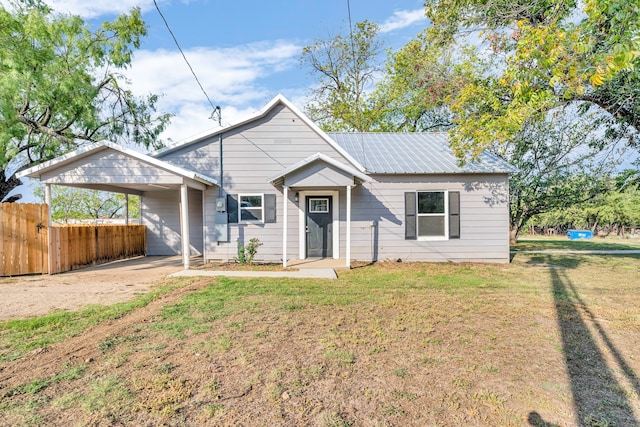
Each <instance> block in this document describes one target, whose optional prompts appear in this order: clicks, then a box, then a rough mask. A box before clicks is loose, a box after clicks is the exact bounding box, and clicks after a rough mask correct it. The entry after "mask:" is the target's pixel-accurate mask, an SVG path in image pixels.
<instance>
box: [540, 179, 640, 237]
mask: <svg viewBox="0 0 640 427" xmlns="http://www.w3.org/2000/svg"><path fill="white" fill-rule="evenodd" d="M639 205H640V190H638V188H636V187H629V188H625V189H622V190H619V189H615V188H613V189H611V191H608V192H606V193H604V194H601V195H599V196H598V197H595V198H594V199H592V200H589V201H587V202H585V203H580V204H576V205H573V206H571V207H569V208H567V209H554V210H551V211H549V212H547V213H545V214H542V215H537V216H534V217H533V218H532V219H531V220H530V221H529V223H528V225H530V226H531V225H533V226H547V227H561V228H567V229H568V228H586V229H591V230H592V231H594V232H596V231H604V232H605V233H609V232H612V231H615V232H617V233H618V234H622V235H623V236H624V234H625V231H624V230H625V228H630V229H631V230H632V231H634V229H637V228H638V227H640V211H638V206H639Z"/></svg>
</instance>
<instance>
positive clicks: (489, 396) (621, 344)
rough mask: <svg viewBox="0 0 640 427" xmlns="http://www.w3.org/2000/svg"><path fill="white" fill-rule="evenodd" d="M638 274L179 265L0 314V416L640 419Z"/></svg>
mask: <svg viewBox="0 0 640 427" xmlns="http://www.w3.org/2000/svg"><path fill="white" fill-rule="evenodd" d="M638 277H640V256H638V255H621V256H583V255H580V256H568V255H546V254H541V255H523V254H516V255H515V257H514V260H513V262H512V263H511V264H497V265H492V264H452V263H441V264H427V263H378V264H375V265H363V266H357V268H354V269H352V270H350V271H344V272H340V277H339V279H338V280H335V281H330V280H292V279H288V280H282V279H257V278H251V279H242V278H216V279H207V278H204V279H189V280H185V279H182V280H180V281H178V280H176V281H173V282H169V284H170V285H171V286H172V288H171V290H168V291H166V292H164V293H163V294H161V295H156V296H153V297H150V296H147V297H145V298H143V299H141V300H139V302H138V303H136V306H135V307H133V306H131V307H122V306H118V307H120V308H118V310H117V313H119V314H117V315H116V314H113V315H108V316H101V317H96V316H94V315H93V314H92V312H91V311H83V312H78V313H75V314H72V313H69V314H68V316H67V317H65V318H64V321H56V322H53V321H52V320H51V319H52V318H51V317H50V316H45V317H43V318H39V319H42V321H41V322H38V320H37V319H30V320H25V321H12V322H4V323H2V324H0V351H1V352H2V353H1V354H2V355H3V358H2V361H0V425H43V424H51V425H59V424H65V425H87V424H91V425H313V426H321V427H329V426H360V425H365V426H386V425H403V426H405V425H406V426H425V425H427V426H432V425H433V426H435V425H438V426H459V425H480V426H527V427H531V426H540V427H542V426H559V425H562V426H564V425H567V426H569V425H585V426H594V427H595V426H618V425H620V426H626V425H629V426H631V425H638V423H639V420H640V397H639V395H640V381H639V379H638V378H639V375H640V374H639V373H640V356H639V355H638V351H637V349H638V348H640V315H639V314H638V310H637V307H638V306H639V305H640V290H639V285H640V283H639V281H638ZM92 310H96V308H94V309H92ZM104 310H107V309H106V308H105V309H104ZM86 318H88V319H93V320H92V321H90V322H87V320H86ZM54 323H55V328H54V327H53V324H54ZM26 330H28V331H29V332H28V333H26V332H25V331H26ZM82 330H85V332H82ZM56 341H59V342H60V344H59V345H55V344H53V343H55V342H56ZM38 346H45V347H46V351H40V352H38V351H35V352H34V351H33V349H37V348H38ZM26 350H32V351H31V352H30V353H29V354H26V355H25V354H24V352H25V351H26Z"/></svg>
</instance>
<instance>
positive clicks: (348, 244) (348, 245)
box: [345, 185, 351, 268]
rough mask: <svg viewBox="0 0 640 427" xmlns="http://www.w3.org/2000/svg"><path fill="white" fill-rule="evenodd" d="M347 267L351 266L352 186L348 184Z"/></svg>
mask: <svg viewBox="0 0 640 427" xmlns="http://www.w3.org/2000/svg"><path fill="white" fill-rule="evenodd" d="M345 258H346V259H347V261H346V267H347V268H351V186H350V185H347V248H346V256H345Z"/></svg>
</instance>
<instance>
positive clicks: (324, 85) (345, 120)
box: [300, 21, 382, 131]
mask: <svg viewBox="0 0 640 427" xmlns="http://www.w3.org/2000/svg"><path fill="white" fill-rule="evenodd" d="M378 32H379V28H378V25H377V24H375V23H373V22H369V21H364V22H358V23H356V25H355V28H354V31H353V33H352V35H337V36H335V37H333V38H331V39H328V40H316V41H314V42H313V43H312V44H311V45H309V46H306V47H304V48H303V50H302V55H301V58H300V62H301V64H302V65H303V66H305V67H309V69H310V71H311V73H312V74H313V75H315V76H317V77H318V83H317V85H316V86H315V88H314V89H313V90H312V100H311V102H310V103H309V104H308V106H307V108H306V110H307V111H306V112H307V114H308V115H309V117H310V118H311V119H313V120H314V121H316V122H317V123H318V125H319V126H320V127H321V128H322V129H324V130H326V131H369V130H372V129H373V128H374V126H375V125H376V124H377V118H376V114H377V111H376V107H375V106H374V105H372V104H371V101H372V100H371V96H370V91H371V89H372V88H373V84H374V83H375V80H376V77H377V76H378V74H379V72H380V67H379V60H378V56H379V54H380V52H381V49H382V44H381V42H380V40H379V39H378Z"/></svg>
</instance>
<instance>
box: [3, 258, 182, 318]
mask: <svg viewBox="0 0 640 427" xmlns="http://www.w3.org/2000/svg"><path fill="white" fill-rule="evenodd" d="M181 269H182V259H181V258H180V257H140V258H135V259H131V260H122V261H115V262H111V263H108V264H103V265H100V266H97V267H88V268H84V269H80V270H76V271H70V272H67V273H62V274H55V275H51V276H49V275H37V276H36V275H34V276H19V277H3V278H0V292H1V293H2V305H0V320H6V319H13V318H25V317H30V316H39V315H43V314H47V313H49V312H51V311H53V310H75V309H78V308H80V307H84V306H87V305H91V304H103V305H109V304H114V303H117V302H123V301H128V300H130V299H131V298H132V297H134V296H135V295H138V294H141V293H145V292H148V291H149V290H150V289H151V288H152V287H153V286H154V283H157V282H158V281H159V280H160V279H162V278H164V277H166V276H167V275H168V274H171V273H175V272H176V271H180V270H181Z"/></svg>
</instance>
